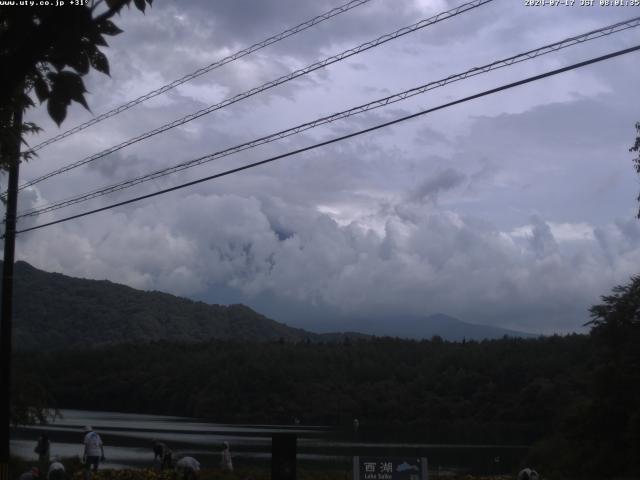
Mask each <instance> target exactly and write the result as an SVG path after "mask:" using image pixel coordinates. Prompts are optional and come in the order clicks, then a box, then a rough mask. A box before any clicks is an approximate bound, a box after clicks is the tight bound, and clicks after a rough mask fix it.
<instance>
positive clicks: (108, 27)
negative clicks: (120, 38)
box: [98, 20, 123, 36]
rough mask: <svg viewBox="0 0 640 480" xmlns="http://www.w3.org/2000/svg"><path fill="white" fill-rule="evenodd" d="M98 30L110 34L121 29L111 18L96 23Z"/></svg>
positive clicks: (120, 31) (112, 34) (116, 32)
mask: <svg viewBox="0 0 640 480" xmlns="http://www.w3.org/2000/svg"><path fill="white" fill-rule="evenodd" d="M98 31H99V32H100V33H102V34H103V35H111V36H114V35H118V34H120V33H122V32H123V30H120V29H119V28H118V27H117V26H116V24H115V23H113V22H112V21H111V20H103V21H102V22H101V23H100V24H99V25H98Z"/></svg>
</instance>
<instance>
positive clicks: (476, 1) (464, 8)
mask: <svg viewBox="0 0 640 480" xmlns="http://www.w3.org/2000/svg"><path fill="white" fill-rule="evenodd" d="M492 1H493V0H473V1H472V2H469V3H465V4H463V5H460V6H459V7H456V8H453V9H451V10H448V11H446V12H442V13H439V14H437V15H434V16H433V17H430V18H427V19H424V20H421V21H419V22H417V23H414V24H413V25H410V26H408V27H403V28H401V29H399V30H396V31H395V32H392V33H388V34H386V35H383V36H381V37H378V38H377V39H375V40H372V41H369V42H366V43H363V44H361V45H359V46H357V47H355V48H350V49H349V50H345V51H344V52H341V53H339V54H337V55H333V56H331V57H328V58H325V59H324V60H321V61H319V62H316V63H313V64H311V65H309V66H307V67H304V68H301V69H299V70H296V71H294V72H292V73H289V74H287V75H284V76H282V77H280V78H277V79H276V80H272V81H270V82H267V83H264V84H262V85H261V86H259V87H255V88H252V89H251V90H247V91H245V92H243V93H240V94H238V95H235V96H234V97H231V98H228V99H226V100H223V101H222V102H220V103H217V104H215V105H210V106H209V107H206V108H203V109H202V110H198V111H197V112H194V113H192V114H190V115H187V116H185V117H182V118H180V119H178V120H174V121H173V122H170V123H167V124H165V125H162V126H161V127H158V128H155V129H154V130H151V131H148V132H146V133H143V134H141V135H138V136H137V137H134V138H131V139H129V140H126V141H124V142H122V143H120V144H118V145H115V146H113V147H110V148H108V149H106V150H103V151H101V152H99V153H96V154H94V155H91V156H89V157H86V158H84V159H82V160H78V161H76V162H73V163H70V164H68V165H66V166H64V167H62V168H59V169H57V170H54V171H52V172H49V173H47V174H45V175H42V176H40V177H37V178H35V179H33V180H30V181H28V182H26V183H24V184H22V185H20V187H19V189H20V190H22V189H25V188H27V187H30V186H32V185H35V184H37V183H40V182H42V181H44V180H46V179H48V178H51V177H53V176H56V175H60V174H61V173H65V172H68V171H69V170H72V169H74V168H77V167H80V166H82V165H86V164H87V163H90V162H93V161H95V160H97V159H99V158H103V157H105V156H107V155H109V154H111V153H114V152H117V151H118V150H121V149H123V148H125V147H128V146H130V145H133V144H135V143H138V142H140V141H142V140H145V139H147V138H150V137H153V136H154V135H158V134H159V133H163V132H166V131H167V130H170V129H172V128H175V127H178V126H180V125H184V124H185V123H187V122H190V121H192V120H195V119H196V118H200V117H202V116H204V115H207V114H209V113H212V112H214V111H216V110H220V109H222V108H225V107H228V106H229V105H232V104H234V103H237V102H239V101H241V100H244V99H246V98H249V97H251V96H253V95H256V94H258V93H261V92H264V91H265V90H268V89H270V88H273V87H276V86H278V85H281V84H283V83H286V82H289V81H291V80H293V79H295V78H298V77H301V76H303V75H306V74H308V73H311V72H313V71H315V70H318V69H320V68H324V67H326V66H328V65H331V64H333V63H336V62H340V61H342V60H344V59H346V58H349V57H351V56H353V55H357V54H359V53H362V52H364V51H366V50H369V49H371V48H374V47H378V46H380V45H382V44H384V43H387V42H389V41H391V40H395V39H396V38H399V37H402V36H404V35H407V34H408V33H411V32H415V31H416V30H420V29H422V28H425V27H428V26H430V25H433V24H435V23H438V22H441V21H443V20H447V19H449V18H452V17H455V16H457V15H460V14H462V13H465V12H468V11H470V10H473V9H475V8H478V7H479V6H481V5H484V4H486V3H490V2H492Z"/></svg>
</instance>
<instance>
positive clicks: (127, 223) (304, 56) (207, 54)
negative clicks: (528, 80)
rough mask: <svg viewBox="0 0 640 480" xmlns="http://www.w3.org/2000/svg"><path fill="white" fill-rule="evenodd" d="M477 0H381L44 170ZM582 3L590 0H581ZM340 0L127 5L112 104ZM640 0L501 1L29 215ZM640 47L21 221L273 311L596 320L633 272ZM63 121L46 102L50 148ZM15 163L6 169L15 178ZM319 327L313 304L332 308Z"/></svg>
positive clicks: (49, 190) (135, 281)
mask: <svg viewBox="0 0 640 480" xmlns="http://www.w3.org/2000/svg"><path fill="white" fill-rule="evenodd" d="M461 3H462V2H457V1H455V2H454V1H445V0H434V1H429V0H372V1H371V2H369V3H368V4H365V5H363V6H361V7H358V8H356V9H354V10H352V11H350V12H348V13H345V14H343V15H340V16H338V17H336V18H334V19H332V20H330V21H327V22H324V23H322V24H321V25H318V26H316V27H314V28H312V29H310V30H308V31H306V32H304V33H302V34H299V35H296V36H294V37H291V38H289V39H287V40H284V41H282V42H280V43H278V44H277V45H274V46H271V47H268V48H266V49H264V50H262V51H260V52H259V53H257V54H253V55H251V56H249V57H245V58H243V59H242V60H239V61H236V62H233V63H231V64H229V65H226V66H224V67H222V68H220V69H217V70H215V71H213V72H210V73H208V74H206V75H203V76H201V77H199V78H198V79H196V80H194V81H192V82H189V83H187V84H185V85H183V86H180V87H178V88H177V89H175V90H173V91H172V92H170V93H169V94H166V95H163V96H161V97H158V98H157V99H154V100H152V101H149V102H147V103H145V104H144V105H141V106H138V107H136V108H133V109H131V110H129V111H127V112H125V113H123V114H121V115H118V116H116V117H114V118H112V119H110V120H108V121H105V122H103V123H100V124H99V125H96V126H94V127H91V128H89V129H86V130H85V131H83V132H82V133H80V134H77V135H74V136H72V137H70V138H68V139H66V140H64V141H60V142H58V143H56V144H55V145H52V146H50V147H47V148H46V149H43V150H42V151H41V152H40V156H39V158H36V159H34V160H33V161H31V162H30V163H29V164H27V165H25V166H24V167H23V168H22V171H21V179H22V180H23V181H24V180H29V179H32V178H34V177H36V176H39V175H42V174H44V173H47V172H49V171H50V170H53V169H55V168H58V167H60V166H63V165H65V164H67V163H69V162H72V161H75V160H78V159H80V158H82V157H84V156H87V155H90V154H92V153H94V152H96V151H97V150H99V149H102V148H106V147H109V146H111V145H114V144H116V143H119V142H121V141H123V140H126V139H128V138H130V137H133V136H135V135H137V134H140V133H142V132H145V131H147V130H150V129H152V128H155V127H157V126H159V125H161V124H164V123H166V122H169V121H171V120H173V119H175V118H177V117H179V116H182V115H186V114H188V113H191V112H193V111H196V110H199V109H201V108H204V107H206V106H208V105H210V104H212V103H216V102H219V101H221V100H224V99H225V98H228V97H230V96H233V95H235V94H237V93H240V92H242V91H244V90H247V89H249V88H252V87H255V86H258V85H260V84H262V83H264V82H266V81H269V80H272V79H274V78H276V77H278V76H281V75H284V74H286V73H288V72H290V71H293V70H294V69H296V68H300V67H304V66H306V65H307V64H310V63H313V62H315V61H317V60H320V59H322V58H324V57H326V56H329V55H332V54H334V53H338V52H340V51H342V50H345V49H348V48H350V47H353V46H356V45H358V44H360V43H362V42H365V41H368V40H371V39H373V38H375V37H378V36H380V35H382V34H385V33H389V32H391V31H393V30H396V29H398V28H400V27H402V26H405V25H408V24H412V23H415V22H417V21H418V20H420V19H422V18H426V17H429V16H432V15H434V14H436V13H439V12H440V11H443V10H447V9H449V8H452V7H455V6H457V5H459V4H461ZM576 3H580V2H579V1H576ZM340 4H341V1H340V0H331V1H329V0H316V1H313V2H311V1H300V0H272V1H264V0H216V1H215V2H212V1H210V0H189V1H174V0H156V1H155V2H154V6H153V8H152V9H150V10H149V11H148V12H147V13H146V15H142V14H141V13H140V12H138V11H137V10H135V9H132V10H130V11H126V12H124V13H123V15H122V16H121V17H120V18H119V19H117V20H116V23H117V24H118V25H119V26H120V27H121V28H122V29H123V30H124V31H125V33H123V34H121V35H120V36H118V37H114V38H112V39H111V40H110V41H109V43H110V48H108V49H105V52H106V53H107V55H108V58H109V60H110V63H111V73H112V75H111V77H110V78H109V77H107V76H104V75H101V74H98V73H95V74H94V73H92V74H91V75H90V76H88V77H87V80H86V83H87V87H88V90H89V91H90V94H89V96H88V101H89V104H90V106H91V108H92V111H93V114H99V113H102V112H103V111H105V110H107V109H110V108H112V107H115V106H117V105H119V104H120V103H123V102H125V101H127V100H130V99H132V98H135V97H136V96H138V95H141V94H144V93H146V92H147V91H149V90H152V89H154V88H157V87H159V86H162V85H163V84H165V83H168V82H170V81H171V80H174V79H176V78H179V77H181V76H183V75H185V74H187V73H190V72H191V71H193V70H196V69H197V68H200V67H202V66H204V65H206V64H209V63H211V62H213V61H215V60H217V59H220V58H222V57H224V56H226V55H229V54H231V53H233V52H235V51H236V50H239V49H241V48H245V47H247V46H249V45H251V44H253V43H255V42H258V41H260V40H262V39H264V38H266V37H268V36H270V35H272V34H275V33H278V32H280V31H282V30H285V29H286V28H289V27H291V26H294V25H296V24H298V23H301V22H303V21H305V20H307V19H309V18H311V17H313V16H316V15H318V14H321V13H323V12H325V11H327V10H329V9H331V8H333V7H335V6H338V5H340ZM638 15H640V8H639V7H600V6H593V7H580V6H578V5H574V6H559V7H550V6H543V7H540V6H536V7H529V6H525V5H524V2H523V1H522V0H495V1H494V2H491V3H489V4H487V5H484V6H482V7H480V8H478V9H475V10H473V11H470V12H468V13H466V14H464V15H460V16H458V17H455V18H452V19H449V20H446V21H443V22H441V23H438V24H437V25H434V26H431V27H428V28H425V29H423V30H421V31H418V32H416V33H412V34H410V35H407V36H405V37H402V38H400V39H397V40H395V41H392V42H389V43H387V44H385V45H383V46H381V47H379V48H375V49H373V50H370V51H367V52H365V53H362V54H360V55H356V56H354V57H351V58H349V59H347V60H345V61H343V62H340V63H338V64H335V65H332V66H330V67H328V68H326V69H323V70H320V71H318V72H315V73H313V74H311V75H308V76H306V77H304V78H300V79H297V80H294V81H291V82H289V83H287V84H286V85H282V86H279V87H276V88H274V89H271V90H270V91H269V92H266V93H263V94H260V95H257V96H255V97H253V98H250V99H248V100H245V101H243V102H239V103H237V104H235V105H233V106H231V107H229V108H225V109H224V110H221V111H219V112H216V113H213V114H210V115H207V116H205V117H203V118H200V119H198V120H195V121H193V122H191V123H188V124H186V125H185V126H183V127H180V128H177V129H174V130H172V131H170V132H167V133H165V134H163V135H159V136H156V137H153V138H152V139H150V140H147V141H144V142H140V143H138V144H137V145H135V146H132V147H129V148H127V149H124V150H121V151H120V152H118V153H116V154H113V155H111V156H108V157H106V158H103V159H101V160H98V161H96V162H94V163H93V164H92V165H90V166H85V167H82V168H78V169H76V170H74V171H73V172H69V173H67V174H65V175H60V176H57V177H55V178H54V179H51V180H48V181H45V182H42V183H40V184H38V185H37V186H34V187H32V188H30V189H28V190H27V191H24V192H23V193H22V194H21V198H20V202H19V210H24V209H26V208H29V207H33V206H38V205H44V204H47V203H49V202H52V201H55V200H59V199H62V198H66V197H68V196H70V195H73V194H76V193H81V192H84V191H86V190H90V189H93V188H97V187H99V186H102V185H107V184H111V183H113V182H116V181H118V180H122V179H126V178H129V177H131V176H135V175H139V174H143V173H146V172H148V171H151V170H154V169H157V168H161V167H164V166H169V165H172V164H174V163H177V162H180V161H184V160H188V159H190V158H193V157H196V156H199V155H203V154H206V153H211V152H214V151H217V150H221V149H222V148H225V147H229V146H233V145H236V144H238V143H242V142H244V141H248V140H251V139H253V138H256V137H258V136H262V135H266V134H269V133H271V132H275V131H277V130H278V129H283V128H287V127H290V126H295V125H297V124H299V123H302V122H305V121H309V120H313V119H315V118H317V117H320V116H323V115H327V114H331V113H334V112H337V111H340V110H343V109H345V108H348V107H351V106H356V105H358V104H360V103H365V102H367V101H371V100H374V99H376V98H379V97H382V96H385V95H388V94H390V93H395V92H399V91H401V90H403V89H407V88H410V87H413V86H417V85H420V84H423V83H427V82H429V81H431V80H438V79H440V78H443V77H446V76H448V75H450V74H454V73H458V72H462V71H465V70H467V69H469V68H471V67H475V66H479V65H483V64H485V63H489V62H491V61H494V60H498V59H500V58H503V57H507V56H511V55H514V54H517V53H520V52H523V51H525V50H528V49H532V48H536V47H538V46H542V45H544V44H547V43H551V42H553V41H556V40H561V39H563V38H566V37H569V36H573V35H577V34H580V33H583V32H585V31H588V30H591V29H594V28H598V27H600V26H604V25H607V24H610V23H614V22H616V21H620V20H625V19H628V18H631V17H634V16H638ZM639 38H640V35H639V31H638V29H632V30H629V31H626V32H622V33H619V34H616V35H613V36H610V37H605V38H603V39H600V40H595V41H593V42H588V43H586V44H582V45H578V46H575V47H571V48H568V49H565V50H562V51H561V52H557V53H555V54H551V55H547V56H544V57H541V58H538V59H536V60H533V61H529V62H525V63H522V64H519V65H516V66H513V67H510V68H505V69H501V70H498V71H496V72H492V73H489V74H486V75H482V76H478V77H474V78H472V79H469V80H466V81H463V82H459V83H457V84H454V85H450V86H447V87H444V88H440V89H437V90H434V91H431V92H429V93H427V94H424V95H420V96H417V97H414V98H413V99H410V100H408V101H405V102H400V103H397V104H395V105H393V106H390V107H387V108H385V109H380V110H376V111H375V112H371V113H369V114H366V115H361V116H358V117H355V118H351V119H348V120H344V121H340V122H337V123H334V124H332V125H330V126H326V127H321V128H318V129H315V130H311V131H308V132H306V133H304V134H302V135H297V136H294V137H291V138H289V139H287V140H286V141H280V142H278V143H274V144H270V145H268V146H264V147H261V148H258V149H255V150H252V151H250V152H244V153H241V154H238V155H234V156H231V157H227V158H226V159H224V160H221V161H217V162H213V163H211V164H207V165H205V166H200V167H197V168H193V169H191V170H188V171H184V172H181V173H180V174H177V175H174V176H169V177H165V178H163V179H160V180H156V181H154V182H150V183H148V184H145V185H142V186H139V187H137V188H136V189H131V190H126V191H123V192H120V193H118V194H116V195H111V196H107V197H103V198H101V199H97V200H94V201H92V202H88V203H86V204H82V205H79V206H76V207H73V208H69V209H65V210H59V211H57V212H54V213H50V214H46V215H43V216H42V217H40V218H39V219H37V220H35V221H28V222H24V223H22V224H21V225H22V226H23V227H25V226H29V225H33V224H37V223H40V222H44V221H50V220H54V219H56V218H61V217H62V216H66V215H69V214H72V213H78V212H81V211H83V210H85V209H88V208H90V207H91V208H95V207H99V206H102V205H107V204H108V203H111V202H113V201H115V200H124V199H126V198H129V197H131V196H134V195H139V194H141V193H148V192H152V191H155V190H158V189H161V188H164V187H168V186H172V185H176V184H179V183H183V182H185V181H188V180H192V179H196V178H199V177H203V176H206V175H210V174H212V173H215V172H219V171H222V170H224V169H227V168H231V167H233V166H238V165H242V164H245V163H248V162H250V161H255V160H259V159H263V158H266V157H268V156H271V155H274V154H278V153H283V152H287V151H290V150H293V149H295V148H300V147H303V146H306V145H311V144H313V143H316V142H318V141H320V140H325V139H328V138H331V137H334V136H337V135H340V134H344V133H348V132H351V131H355V130H359V129H362V128H365V127H367V126H371V125H375V124H377V123H381V122H383V121H388V120H391V119H394V118H397V117H399V116H402V115H406V114H409V113H413V112H417V111H419V110H422V109H425V108H429V107H433V106H437V105H440V104H442V103H446V102H449V101H451V100H454V99H457V98H461V97H464V96H467V95H470V94H473V93H477V92H479V91H481V90H485V89H488V88H492V87H495V86H499V85H501V84H503V83H508V82H511V81H515V80H518V79H521V78H524V77H526V76H530V75H534V74H536V73H541V72H544V71H546V70H549V69H553V68H558V67H561V66H564V65H568V64H570V63H573V62H577V61H581V60H585V59H588V58H590V57H593V56H597V55H601V54H604V53H607V52H610V51H613V50H618V49H621V48H626V47H629V46H633V45H635V44H636V43H638V39H639ZM638 55H639V54H638V53H632V54H629V55H626V56H624V57H621V58H618V59H614V60H610V61H608V62H604V63H600V64H597V65H594V66H589V67H586V68H584V69H581V70H578V71H573V72H570V73H566V74H563V75H561V76H557V77H553V78H549V79H546V80H543V81H540V82H536V83H533V84H530V85H527V86H522V87H519V88H517V89H513V90H509V91H506V92H502V93H499V94H496V95H492V96H489V97H485V98H482V99H479V100H475V101H472V102H468V103H464V104H462V105H458V106H455V107H452V108H448V109H446V110H442V111H440V112H437V113H434V114H430V115H428V116H425V117H420V118H418V119H414V120H412V121H409V122H404V123H402V124H399V125H396V126H393V127H391V128H387V129H384V130H380V131H376V132H374V133H370V134H367V135H363V136H360V137H357V138H354V139H351V140H348V141H344V142H341V143H339V144H333V145H331V146H328V147H324V148H321V149H317V150H313V151H311V152H308V153H305V154H301V155H297V156H294V157H289V158H286V159H283V160H280V161H278V162H277V163H275V164H270V165H267V166H262V167H259V168H256V169H253V170H249V171H245V172H241V173H238V174H235V175H233V176H229V177H225V178H223V179H220V180H215V181H212V182H207V183H203V184H200V185H198V186H196V187H192V188H190V189H185V190H181V191H177V192H173V193H170V194H167V195H164V196H161V197H155V198H153V199H150V200H147V201H143V202H140V203H137V204H134V205H129V206H125V207H121V208H117V209H114V210H110V211H108V212H104V213H100V214H96V215H93V216H91V217H87V218H84V219H81V220H75V221H71V222H67V223H64V224H60V225H57V226H53V227H49V228H45V229H41V230H37V231H33V232H30V233H27V234H23V235H20V236H19V238H18V240H17V255H18V257H19V258H20V259H23V260H26V261H28V262H30V263H32V264H33V265H34V266H36V267H38V268H42V269H44V270H47V271H57V272H61V273H64V274H68V275H73V276H80V277H86V278H95V279H104V278H106V279H109V280H111V281H113V282H118V283H125V284H127V285H130V286H132V287H136V288H141V289H146V290H161V291H165V292H170V293H174V294H177V295H182V296H187V297H191V298H195V299H203V300H206V301H208V302H211V303H223V304H224V303H230V302H243V303H246V304H248V305H250V306H253V307H254V308H256V309H258V310H260V311H261V312H263V313H266V314H267V315H269V316H271V317H272V318H274V319H276V320H282V321H286V322H287V323H289V324H293V325H297V326H302V327H309V326H312V327H314V328H316V329H322V323H321V322H322V319H326V320H327V322H328V321H329V319H333V318H336V317H338V318H343V317H344V318H348V317H350V316H358V317H361V316H366V315H370V314H385V315H394V316H401V315H403V314H404V315H412V316H414V315H422V314H424V315H429V314H434V313H446V314H449V315H452V316H455V317H457V318H459V319H461V320H464V321H467V322H472V323H484V324H490V325H495V326H501V327H507V328H514V329H518V330H523V331H528V332H534V333H551V332H569V331H584V328H583V327H582V325H583V324H584V323H585V322H586V321H588V319H589V317H588V307H589V306H590V305H592V304H593V303H595V302H597V301H598V300H599V297H600V295H603V294H606V293H608V292H609V291H610V289H611V287H613V286H614V285H616V284H621V283H625V282H627V281H628V280H629V278H630V276H631V275H633V274H635V273H638V265H640V224H639V223H638V220H636V219H635V213H636V211H637V203H636V196H637V194H638V190H639V185H638V178H637V176H636V174H635V172H634V170H633V164H632V158H633V155H632V154H631V153H629V151H628V149H629V147H630V146H631V145H632V144H633V141H634V138H635V130H634V123H635V122H636V121H637V120H640V110H639V109H638V105H639V104H640V102H639V100H640V89H638V80H639V73H638V68H637V65H638V60H639V59H638ZM91 116H92V114H91V113H89V112H86V111H84V110H83V109H82V107H74V108H72V109H71V111H70V115H69V117H68V119H67V120H66V121H65V123H64V124H63V127H62V129H58V128H57V127H56V126H55V125H54V124H53V123H52V122H51V121H50V120H49V119H48V118H47V116H46V114H45V112H44V109H34V110H31V111H30V112H29V118H30V119H32V120H35V121H36V122H37V123H38V124H40V125H41V126H42V127H43V128H44V129H45V131H44V133H43V134H42V135H40V136H39V137H38V138H32V139H31V142H32V143H33V144H35V143H38V142H39V141H42V140H45V139H46V138H49V137H51V136H53V135H54V134H56V133H59V132H60V131H63V130H65V129H68V128H70V127H72V126H74V125H76V124H77V123H79V122H82V121H85V120H87V119H90V118H91ZM5 181H6V180H5ZM318 322H320V323H318Z"/></svg>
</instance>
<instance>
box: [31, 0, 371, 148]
mask: <svg viewBox="0 0 640 480" xmlns="http://www.w3.org/2000/svg"><path fill="white" fill-rule="evenodd" d="M370 1H371V0H352V1H350V2H348V3H345V4H344V5H341V6H339V7H336V8H334V9H332V10H329V11H328V12H325V13H323V14H322V15H318V16H317V17H314V18H312V19H311V20H307V21H306V22H303V23H301V24H299V25H296V26H295V27H292V28H289V29H288V30H285V31H284V32H281V33H278V34H277V35H274V36H272V37H269V38H267V39H266V40H263V41H261V42H258V43H255V44H253V45H251V46H250V47H248V48H245V49H243V50H240V51H238V52H236V53H234V54H232V55H229V56H227V57H224V58H223V59H221V60H218V61H216V62H214V63H211V64H209V65H207V66H206V67H202V68H199V69H198V70H196V71H195V72H192V73H189V74H188V75H185V76H184V77H182V78H179V79H177V80H174V81H173V82H171V83H168V84H166V85H164V86H162V87H160V88H157V89H155V90H152V91H151V92H149V93H146V94H144V95H142V96H140V97H138V98H136V99H134V100H131V101H129V102H127V103H124V104H122V105H120V106H118V107H116V108H114V109H112V110H109V111H108V112H105V113H103V114H101V115H98V116H96V117H94V118H92V119H91V120H88V121H86V122H84V123H81V124H80V125H77V126H75V127H73V128H71V129H69V130H67V131H66V132H63V133H61V134H59V135H56V136H55V137H52V138H50V139H48V140H46V141H44V142H42V143H39V144H38V145H36V146H34V147H33V148H31V151H32V152H37V151H38V150H41V149H42V148H44V147H46V146H47V145H51V144H52V143H55V142H57V141H58V140H62V139H63V138H66V137H68V136H70V135H73V134H74V133H78V132H80V131H82V130H84V129H85V128H88V127H90V126H92V125H95V124H96V123H100V122H102V121H103V120H106V119H107V118H111V117H113V116H115V115H118V114H119V113H122V112H124V111H125V110H129V109H130V108H132V107H135V106H136V105H139V104H141V103H142V102H145V101H147V100H149V99H151V98H154V97H157V96H158V95H162V94H163V93H166V92H168V91H169V90H172V89H174V88H176V87H177V86H179V85H182V84H183V83H186V82H188V81H190V80H193V79H194V78H197V77H199V76H201V75H204V74H205V73H208V72H210V71H212V70H215V69H216V68H219V67H222V66H223V65H226V64H227V63H231V62H233V61H234V60H238V59H240V58H242V57H245V56H247V55H249V54H251V53H253V52H257V51H258V50H261V49H263V48H265V47H268V46H269V45H273V44H274V43H277V42H279V41H280V40H284V39H285V38H287V37H291V36H292V35H295V34H297V33H300V32H302V31H304V30H307V29H308V28H311V27H313V26H315V25H317V24H319V23H322V22H324V21H325V20H329V19H330V18H333V17H335V16H336V15H340V14H341V13H344V12H347V11H349V10H351V9H353V8H356V7H359V6H360V5H363V4H365V3H368V2H370Z"/></svg>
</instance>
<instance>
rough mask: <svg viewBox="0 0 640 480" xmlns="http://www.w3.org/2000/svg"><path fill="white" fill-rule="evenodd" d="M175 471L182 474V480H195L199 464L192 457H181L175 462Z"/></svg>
mask: <svg viewBox="0 0 640 480" xmlns="http://www.w3.org/2000/svg"><path fill="white" fill-rule="evenodd" d="M176 470H177V471H178V473H182V479H183V480H196V479H197V478H198V472H199V471H200V462H198V461H197V460H196V459H195V458H193V457H182V458H181V459H180V460H178V461H177V462H176Z"/></svg>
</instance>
